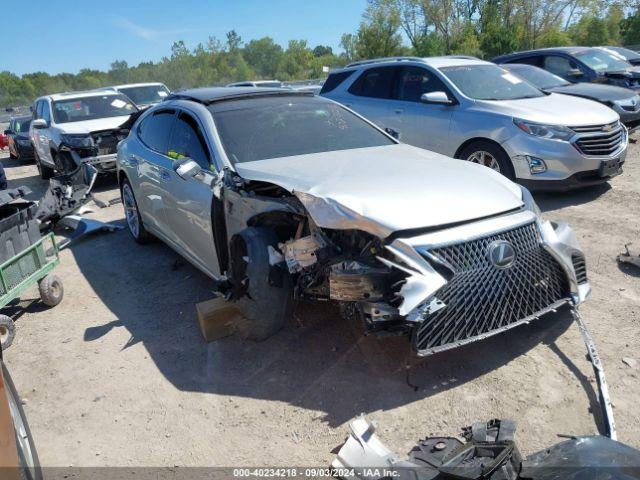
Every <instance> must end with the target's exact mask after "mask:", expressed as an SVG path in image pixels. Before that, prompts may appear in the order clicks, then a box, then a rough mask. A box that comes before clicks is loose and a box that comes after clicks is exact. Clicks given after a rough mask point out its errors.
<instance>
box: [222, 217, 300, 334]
mask: <svg viewBox="0 0 640 480" xmlns="http://www.w3.org/2000/svg"><path fill="white" fill-rule="evenodd" d="M277 244H278V238H277V237H276V234H275V232H274V231H273V230H271V229H269V228H263V227H249V228H246V229H244V230H243V231H242V232H240V233H239V234H238V235H237V237H235V238H234V240H233V242H232V244H231V272H232V280H233V283H234V289H235V290H236V292H237V293H238V294H239V298H238V300H237V305H238V307H239V309H240V311H241V313H242V315H243V318H242V319H241V320H240V321H239V322H238V325H237V331H238V334H239V335H240V336H241V337H243V338H248V339H251V340H258V341H259V340H266V339H267V338H269V337H270V336H272V335H273V334H275V333H276V332H277V331H278V330H280V329H281V328H282V327H283V326H284V325H285V324H286V322H287V320H288V319H289V318H290V317H291V315H292V313H293V285H292V281H291V277H290V275H289V272H288V271H286V269H284V268H280V267H277V266H272V265H271V264H270V263H269V247H273V248H276V246H277Z"/></svg>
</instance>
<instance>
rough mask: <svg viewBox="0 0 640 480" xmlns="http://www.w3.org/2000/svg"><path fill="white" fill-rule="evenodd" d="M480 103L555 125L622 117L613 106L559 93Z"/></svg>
mask: <svg viewBox="0 0 640 480" xmlns="http://www.w3.org/2000/svg"><path fill="white" fill-rule="evenodd" d="M629 96H630V95H629ZM478 104H479V105H482V106H484V108H486V109H488V110H491V111H494V112H498V113H501V114H506V115H510V116H512V117H517V118H521V119H523V120H528V121H530V122H537V123H547V124H552V125H565V126H583V125H603V124H605V123H612V122H615V121H616V120H618V119H619V118H620V117H619V115H618V114H617V113H616V112H614V111H613V110H611V109H610V108H609V107H606V106H604V105H600V104H598V103H595V102H593V101H592V100H587V99H585V98H578V97H573V96H568V95H560V94H557V93H551V94H549V95H544V96H542V97H536V98H522V99H519V100H496V101H494V100H491V101H486V100H482V101H478Z"/></svg>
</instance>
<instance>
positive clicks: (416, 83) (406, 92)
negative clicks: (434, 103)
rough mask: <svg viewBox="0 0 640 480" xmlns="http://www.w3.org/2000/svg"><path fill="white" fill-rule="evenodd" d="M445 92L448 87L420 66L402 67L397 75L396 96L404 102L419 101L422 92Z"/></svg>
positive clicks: (447, 90)
mask: <svg viewBox="0 0 640 480" xmlns="http://www.w3.org/2000/svg"><path fill="white" fill-rule="evenodd" d="M428 92H445V93H446V94H447V95H449V96H450V93H449V89H448V88H447V87H446V85H445V84H444V83H443V82H442V80H440V79H439V78H438V77H436V75H435V74H433V73H432V72H430V71H429V70H426V69H424V68H420V67H402V68H401V69H400V74H399V75H398V87H397V94H396V98H397V99H398V100H403V101H405V102H420V97H421V96H422V94H423V93H428Z"/></svg>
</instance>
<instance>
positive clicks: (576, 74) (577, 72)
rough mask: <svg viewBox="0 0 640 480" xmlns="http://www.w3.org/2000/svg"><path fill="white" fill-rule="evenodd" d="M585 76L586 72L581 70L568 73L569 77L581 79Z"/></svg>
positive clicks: (573, 69) (574, 69)
mask: <svg viewBox="0 0 640 480" xmlns="http://www.w3.org/2000/svg"><path fill="white" fill-rule="evenodd" d="M583 75H584V72H583V71H582V70H580V69H579V68H572V69H571V70H569V71H568V72H567V76H568V77H581V76H583Z"/></svg>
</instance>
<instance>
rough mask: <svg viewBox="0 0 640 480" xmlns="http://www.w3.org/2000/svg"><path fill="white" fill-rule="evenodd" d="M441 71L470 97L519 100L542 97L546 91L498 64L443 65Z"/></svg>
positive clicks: (476, 98)
mask: <svg viewBox="0 0 640 480" xmlns="http://www.w3.org/2000/svg"><path fill="white" fill-rule="evenodd" d="M440 71H441V72H442V73H443V74H444V75H446V77H447V78H448V79H449V80H451V82H453V84H454V85H455V86H456V87H458V89H459V90H460V91H461V92H462V93H463V94H465V95H466V96H467V97H469V98H473V99H475V100H517V99H520V98H534V97H542V96H543V95H544V93H542V92H541V91H540V90H538V89H537V88H536V87H534V86H533V85H531V84H530V83H528V82H525V81H524V80H522V79H521V78H518V77H517V76H516V75H514V74H512V73H509V72H508V71H507V70H505V69H503V68H500V67H498V66H497V65H462V66H456V67H442V68H440Z"/></svg>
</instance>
